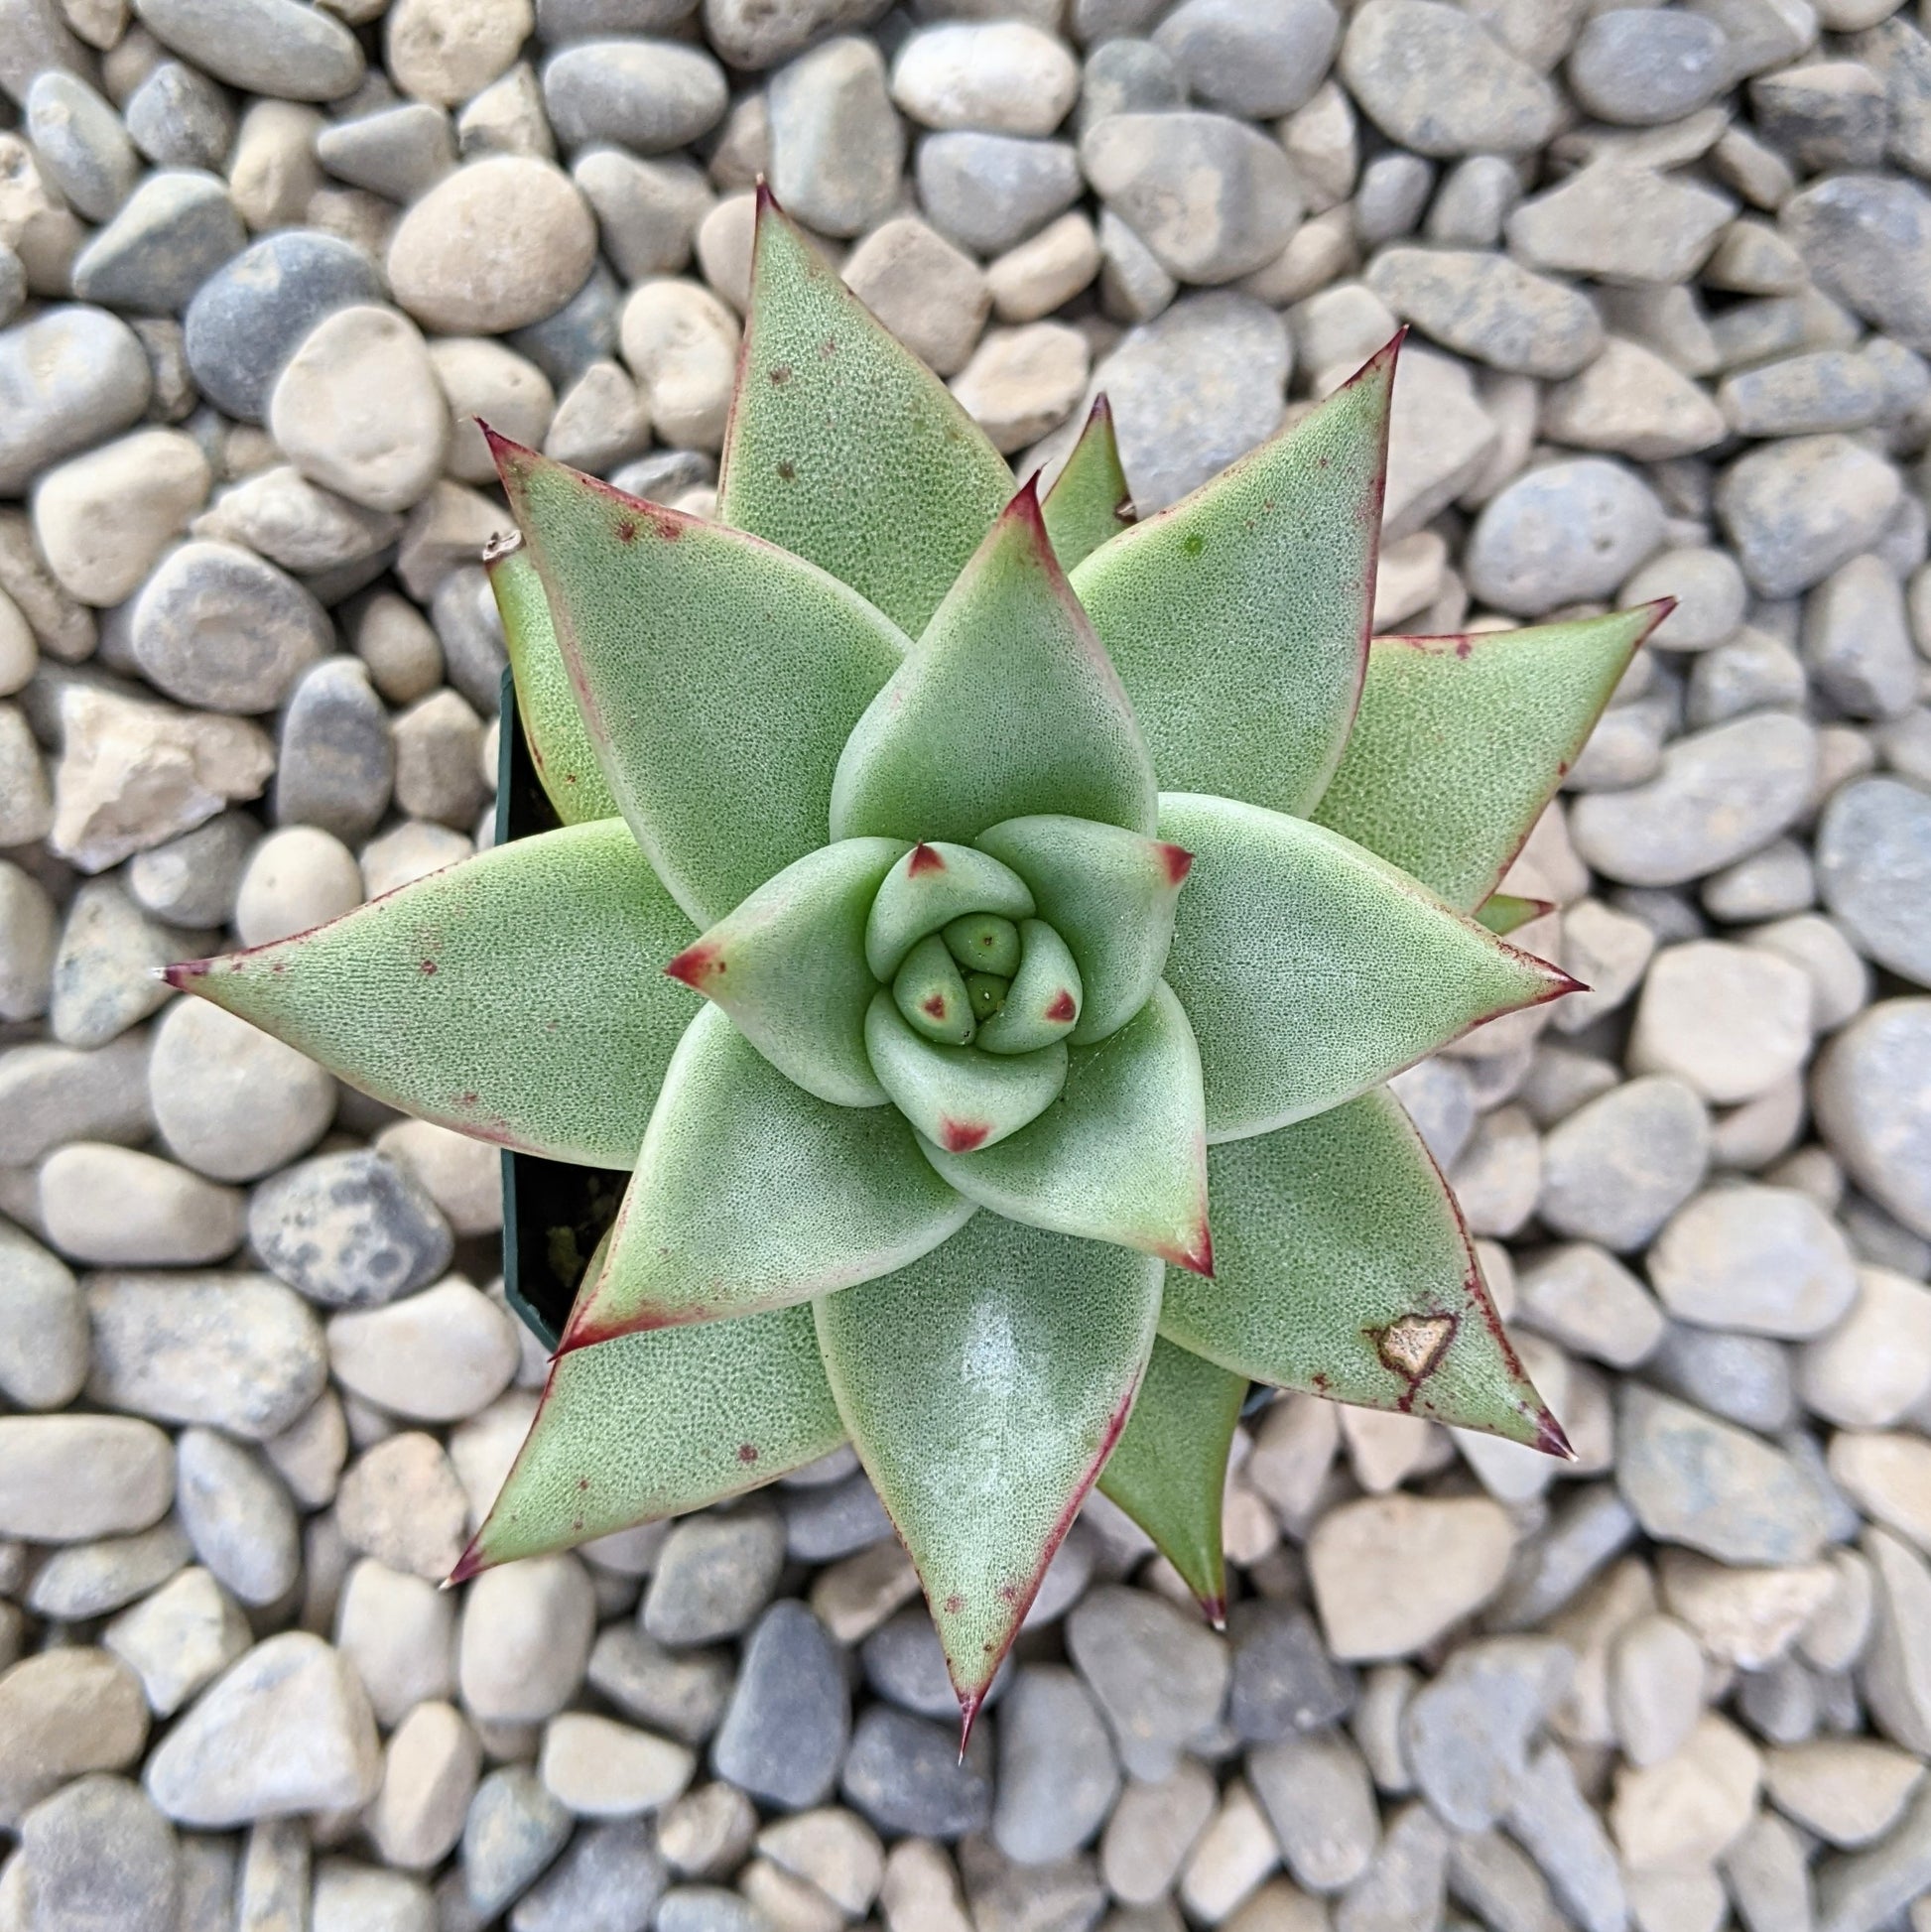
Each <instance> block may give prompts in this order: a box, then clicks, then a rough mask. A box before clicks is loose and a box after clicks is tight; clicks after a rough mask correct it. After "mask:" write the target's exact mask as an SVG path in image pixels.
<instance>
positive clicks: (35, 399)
mask: <svg viewBox="0 0 1931 1932" xmlns="http://www.w3.org/2000/svg"><path fill="white" fill-rule="evenodd" d="M152 388H153V376H152V374H151V372H150V370H149V367H148V358H147V355H146V353H145V351H144V350H143V349H142V347H141V342H140V338H139V337H138V336H137V335H136V334H135V333H134V331H133V330H132V329H131V328H129V327H128V325H127V324H126V323H125V322H122V321H121V320H120V319H119V317H117V316H110V315H109V314H108V313H107V311H106V310H104V309H89V308H84V307H81V306H78V305H75V306H70V307H65V308H57V309H48V310H45V311H43V312H42V313H41V314H39V315H37V316H34V317H32V318H31V319H30V320H28V321H27V322H21V323H20V324H19V325H18V326H17V327H14V328H9V329H7V330H6V331H5V332H4V333H0V495H6V496H17V495H19V494H20V493H21V492H22V491H24V490H25V488H26V487H27V485H28V483H29V482H30V481H32V479H33V478H34V477H35V476H36V475H38V474H39V472H40V471H41V470H43V469H45V468H47V467H49V466H50V465H51V464H53V463H55V462H57V461H58V460H59V459H60V458H61V457H62V456H64V455H67V454H69V453H71V452H72V451H75V450H82V449H85V448H86V447H87V446H88V445H89V444H94V443H98V442H101V441H102V440H103V439H105V438H107V437H110V436H112V435H113V434H114V433H115V431H117V430H123V429H126V428H127V426H128V425H129V424H131V423H135V422H138V421H139V420H140V416H141V412H142V411H143V410H144V409H146V408H147V406H148V397H149V394H150V393H151V391H152ZM48 588H49V591H50V592H51V591H52V588H53V586H52V584H51V583H50V584H49V586H48ZM89 648H91V646H89Z"/></svg>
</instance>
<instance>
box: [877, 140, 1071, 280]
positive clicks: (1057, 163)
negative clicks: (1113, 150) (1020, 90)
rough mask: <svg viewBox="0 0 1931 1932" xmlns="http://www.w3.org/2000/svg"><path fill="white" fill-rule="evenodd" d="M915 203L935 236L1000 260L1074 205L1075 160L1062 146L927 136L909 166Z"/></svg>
mask: <svg viewBox="0 0 1931 1932" xmlns="http://www.w3.org/2000/svg"><path fill="white" fill-rule="evenodd" d="M913 172H914V173H915V175H916V176H917V178H918V188H919V200H920V203H921V204H922V205H923V207H924V208H925V211H926V216H927V218H928V219H929V220H930V221H931V223H932V225H933V226H934V227H935V228H937V229H938V230H939V232H940V233H941V234H943V235H945V236H947V237H948V239H950V240H952V241H956V242H958V244H959V245H960V246H961V247H962V248H969V249H971V250H972V251H973V252H974V253H975V254H979V255H1002V254H1004V253H1005V251H1006V250H1007V249H1008V248H1010V247H1012V246H1013V245H1014V243H1016V242H1021V241H1024V240H1025V239H1026V237H1027V236H1028V235H1030V234H1034V233H1036V232H1037V231H1038V230H1039V229H1041V228H1043V227H1044V226H1045V225H1046V224H1047V222H1049V221H1050V220H1052V218H1053V217H1054V216H1055V215H1056V214H1062V213H1064V212H1065V211H1066V209H1068V208H1069V207H1071V206H1072V205H1073V203H1074V202H1075V201H1077V200H1078V199H1079V198H1080V194H1081V191H1082V189H1083V188H1084V186H1085V184H1084V182H1083V181H1082V179H1081V175H1080V161H1079V157H1078V156H1077V155H1076V154H1075V153H1074V151H1073V148H1072V147H1071V145H1070V144H1069V143H1067V142H1064V141H1028V140H1024V139H1022V138H1021V137H1020V136H1018V135H1014V134H978V133H973V132H969V131H957V132H953V133H948V134H928V135H927V136H926V137H925V139H924V140H923V141H921V142H920V143H919V150H918V154H917V156H916V157H915V159H914V162H913Z"/></svg>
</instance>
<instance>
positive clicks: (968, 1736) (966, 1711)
mask: <svg viewBox="0 0 1931 1932" xmlns="http://www.w3.org/2000/svg"><path fill="white" fill-rule="evenodd" d="M984 1704H985V1693H984V1692H983V1691H982V1690H981V1691H961V1692H960V1693H959V1761H960V1762H961V1763H962V1764H963V1763H965V1746H966V1745H967V1744H969V1743H970V1742H971V1741H972V1725H973V1723H974V1722H975V1721H976V1720H977V1718H978V1714H979V1712H980V1710H981V1709H982V1708H983V1707H984Z"/></svg>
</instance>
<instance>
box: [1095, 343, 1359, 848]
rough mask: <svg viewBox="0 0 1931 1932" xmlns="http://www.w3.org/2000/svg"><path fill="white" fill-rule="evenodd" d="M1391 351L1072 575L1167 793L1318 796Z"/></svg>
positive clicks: (1290, 803) (1351, 689)
mask: <svg viewBox="0 0 1931 1932" xmlns="http://www.w3.org/2000/svg"><path fill="white" fill-rule="evenodd" d="M1396 346H1397V344H1396V343H1395V342H1390V343H1389V344H1388V346H1387V347H1386V348H1384V349H1383V350H1382V351H1381V352H1380V353H1379V354H1378V355H1376V356H1375V357H1374V359H1373V360H1372V361H1371V362H1369V363H1368V364H1367V366H1366V367H1365V368H1363V369H1362V370H1361V372H1360V374H1359V375H1357V376H1355V377H1354V379H1353V380H1352V382H1350V383H1348V384H1347V385H1346V386H1345V387H1343V388H1341V389H1339V390H1337V391H1336V392H1335V394H1334V395H1333V396H1331V397H1330V398H1329V399H1328V400H1327V401H1326V402H1325V403H1323V404H1322V405H1321V407H1320V408H1319V409H1317V410H1315V411H1314V412H1313V413H1312V414H1311V415H1309V416H1306V417H1304V418H1303V419H1302V420H1301V421H1300V422H1298V423H1295V424H1293V425H1291V426H1290V427H1289V428H1287V429H1285V430H1283V431H1282V432H1281V433H1280V434H1279V435H1278V436H1276V437H1274V438H1273V439H1272V440H1271V441H1269V442H1267V443H1264V444H1262V445H1261V447H1260V448H1259V449H1258V450H1255V451H1252V453H1251V454H1249V455H1246V456H1243V457H1242V458H1241V459H1240V460H1239V461H1238V462H1236V463H1234V464H1233V465H1232V466H1231V467H1230V468H1228V469H1224V470H1223V471H1222V472H1221V473H1220V475H1218V476H1216V477H1215V478H1214V479H1213V480H1212V481H1211V482H1208V483H1204V484H1202V486H1201V487H1200V488H1199V489H1197V490H1196V491H1195V492H1194V493H1193V494H1192V495H1191V496H1188V497H1183V498H1182V499H1181V501H1180V502H1178V503H1176V504H1174V505H1173V506H1172V508H1171V509H1166V510H1162V511H1160V512H1159V513H1158V514H1157V515H1154V516H1151V517H1148V518H1147V520H1146V521H1145V522H1144V523H1140V524H1136V525H1135V526H1134V527H1133V528H1132V529H1130V530H1127V531H1123V532H1122V533H1121V534H1120V535H1119V536H1117V537H1115V538H1114V539H1113V540H1112V542H1111V543H1109V544H1106V545H1104V546H1102V547H1101V548H1100V549H1099V550H1096V551H1094V554H1093V555H1092V556H1091V557H1089V558H1088V559H1087V561H1086V562H1085V563H1084V564H1082V565H1081V566H1080V567H1079V569H1078V570H1076V571H1075V572H1074V573H1073V587H1074V589H1075V590H1076V591H1077V592H1078V594H1079V597H1080V601H1081V602H1082V603H1083V604H1085V605H1086V607H1087V610H1088V613H1089V614H1090V615H1091V616H1092V618H1093V622H1094V629H1095V630H1096V631H1098V633H1099V635H1100V637H1101V638H1102V639H1104V640H1105V645H1106V649H1107V651H1108V652H1109V653H1110V654H1111V656H1112V660H1113V663H1114V665H1115V666H1116V667H1117V668H1118V671H1119V675H1120V681H1121V682H1122V683H1123V684H1124V685H1125V687H1126V691H1127V695H1128V697H1129V698H1131V700H1132V701H1133V707H1134V709H1135V710H1136V711H1137V713H1138V714H1139V717H1140V721H1141V724H1142V727H1143V728H1144V730H1145V732H1146V739H1147V743H1148V745H1149V746H1150V747H1151V749H1152V752H1153V764H1154V769H1155V770H1156V771H1158V772H1159V774H1160V783H1161V785H1162V786H1163V787H1166V788H1170V789H1172V790H1176V791H1189V792H1212V793H1218V794H1222V795H1223V796H1225V797H1228V798H1238V799H1245V800H1247V801H1249V802H1250V803H1252V804H1255V805H1265V806H1269V807H1271V808H1273V809H1274V810H1275V811H1277V812H1294V813H1301V812H1305V811H1307V809H1308V808H1309V807H1310V806H1311V805H1312V804H1313V803H1314V802H1315V800H1316V799H1318V798H1319V797H1320V796H1321V793H1322V789H1323V787H1324V786H1325V785H1326V784H1327V782H1328V779H1329V777H1330V775H1331V774H1332V773H1333V771H1334V769H1335V766H1336V764H1337V762H1338V761H1339V760H1340V758H1341V755H1342V746H1343V744H1344V743H1345V742H1346V740H1347V737H1348V727H1349V724H1350V722H1351V721H1352V718H1353V715H1354V705H1355V701H1356V699H1357V698H1358V697H1359V695H1360V689H1361V669H1362V665H1363V662H1364V660H1365V657H1366V652H1367V635H1368V617H1369V613H1370V609H1371V607H1372V604H1373V601H1374V570H1375V555H1376V548H1377V544H1378V541H1379V534H1380V527H1381V490H1382V484H1383V481H1384V479H1385V476H1386V470H1387V441H1388V399H1389V395H1390V393H1391V391H1392V388H1393V384H1394V359H1395V350H1396Z"/></svg>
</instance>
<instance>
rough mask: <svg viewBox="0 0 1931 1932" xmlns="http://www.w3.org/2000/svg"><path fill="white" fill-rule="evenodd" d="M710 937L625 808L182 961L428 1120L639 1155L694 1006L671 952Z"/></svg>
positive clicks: (602, 1156) (492, 1134) (588, 1162)
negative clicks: (671, 968) (628, 826)
mask: <svg viewBox="0 0 1931 1932" xmlns="http://www.w3.org/2000/svg"><path fill="white" fill-rule="evenodd" d="M695 937H696V935H695V934H694V933H693V932H692V929H691V922H690V921H689V920H688V919H686V918H685V916H684V914H683V913H682V912H680V911H679V910H678V908H677V907H676V906H675V905H673V904H672V903H671V898H670V895H669V894H668V893H667V892H666V891H665V890H664V888H663V887H662V886H661V885H660V884H659V883H658V882H657V880H656V878H655V877H654V876H653V875H652V873H651V869H650V866H649V865H648V864H647V863H646V862H645V859H644V856H643V854H642V853H641V852H640V851H638V849H637V844H636V840H635V839H633V838H632V837H631V836H630V834H629V833H628V831H626V830H625V828H624V826H623V824H622V822H621V821H620V820H616V819H603V820H599V821H598V822H597V823H595V824H594V825H585V826H568V827H566V828H564V829H563V830H562V831H560V832H546V833H541V834H539V835H538V836H537V837H533V838H519V839H516V840H515V841H514V842H513V843H511V844H507V845H499V846H497V847H495V848H494V849H493V850H491V851H486V852H479V853H477V855H476V856H475V857H474V858H465V859H463V860H461V861H460V862H459V863H457V864H454V865H451V866H449V867H447V868H446V869H445V870H443V871H441V872H432V873H431V874H430V875H429V876H428V877H427V878H422V879H418V880H416V881H415V882H414V883H413V884H411V885H405V886H402V887H400V888H399V889H398V890H396V891H394V892H389V893H385V894H384V895H383V896H382V897H381V898H380V899H374V900H371V901H370V902H369V903H368V904H367V905H365V906H357V907H356V908H355V910H354V911H353V912H347V913H344V914H343V915H342V916H341V918H339V919H335V920H331V921H330V922H329V923H328V924H327V925H326V926H319V927H317V928H316V929H315V931H314V932H310V933H299V934H297V935H296V936H295V937H294V938H292V939H283V940H276V941H274V942H273V943H272V944H270V945H268V946H257V947H254V948H251V949H250V950H249V951H247V952H245V953H232V954H229V955H227V956H226V957H224V958H222V959H218V960H212V961H207V962H197V963H195V964H193V965H191V966H173V967H170V968H169V977H170V979H171V980H172V981H173V983H174V984H176V985H178V986H180V987H182V988H183V989H184V990H186V991H189V992H195V993H199V994H200V996H201V997H202V998H203V999H211V1000H213V1001H214V1003H215V1004H216V1005H217V1006H225V1007H226V1008H227V1009H228V1011H229V1012H231V1013H238V1014H240V1016H241V1017H242V1018H243V1019H245V1020H250V1021H252V1022H253V1023H254V1024H255V1025H256V1026H259V1027H260V1028H261V1029H262V1030H263V1031H264V1032H267V1033H272V1034H274V1035H275V1036H276V1038H277V1039H280V1040H286V1041H287V1042H288V1043H289V1045H290V1046H292V1047H299V1048H300V1049H301V1050H302V1051H303V1052H304V1053H306V1054H308V1055H309V1056H310V1058H311V1059H314V1060H319V1061H321V1062H322V1065H323V1066H324V1067H326V1068H327V1069H328V1070H329V1071H330V1072H331V1073H334V1074H338V1075H340V1077H341V1078H342V1079H343V1080H345V1081H347V1082H348V1084H349V1085H350V1086H351V1087H358V1088H360V1089H361V1090H362V1092H363V1093H365V1094H372V1095H375V1097H376V1098H377V1099H378V1100H385V1101H387V1102H388V1104H389V1105H391V1106H395V1107H401V1108H403V1109H404V1110H405V1111H406V1112H409V1113H414V1114H416V1115H418V1116H419V1117H420V1118H422V1119H425V1120H436V1121H439V1122H441V1123H442V1124H443V1125H444V1126H446V1127H453V1128H455V1130H456V1131H457V1132H458V1133H466V1134H471V1135H473V1136H475V1137H476V1138H477V1139H479V1140H490V1141H495V1142H498V1143H499V1144H501V1145H502V1146H505V1147H512V1148H515V1149H516V1150H517V1151H518V1152H519V1153H525V1154H546V1155H548V1156H549V1157H550V1158H551V1159H552V1160H560V1161H577V1162H579V1163H581V1164H582V1165H584V1166H587V1167H615V1168H628V1167H629V1166H630V1165H631V1164H632V1162H634V1161H635V1160H636V1158H637V1149H638V1147H639V1146H640V1145H641V1144H642V1142H643V1138H644V1128H645V1126H646V1124H647V1123H648V1122H649V1119H650V1111H651V1107H652V1104H653V1103H654V1102H655V1100H656V1098H657V1092H658V1088H659V1086H660V1085H661V1084H662V1082H663V1078H664V1070H665V1068H666V1067H668V1066H669V1065H670V1060H671V1054H672V1052H673V1051H674V1049H675V1048H676V1046H677V1043H678V1040H679V1039H680V1037H681V1036H682V1035H683V1032H684V1029H685V1028H686V1026H688V1025H689V1024H690V1022H691V1019H692V1017H693V1015H694V1014H696V1013H697V1012H698V1011H699V1003H698V1001H697V1000H696V999H695V998H694V997H693V996H692V994H691V992H690V991H689V989H688V988H686V987H684V986H680V985H679V984H677V982H676V981H675V980H672V979H667V978H665V977H664V974H663V972H662V970H661V966H662V964H663V962H664V961H666V960H668V959H670V958H671V957H672V956H673V955H674V954H676V953H677V952H679V951H681V950H682V949H683V948H684V947H686V946H688V945H689V944H690V943H691V941H692V939H693V938H695Z"/></svg>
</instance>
